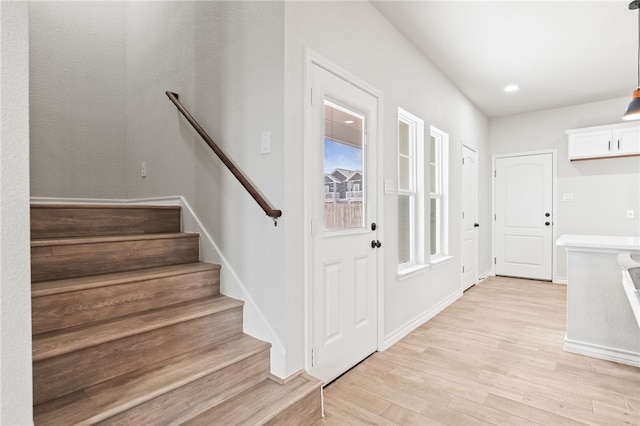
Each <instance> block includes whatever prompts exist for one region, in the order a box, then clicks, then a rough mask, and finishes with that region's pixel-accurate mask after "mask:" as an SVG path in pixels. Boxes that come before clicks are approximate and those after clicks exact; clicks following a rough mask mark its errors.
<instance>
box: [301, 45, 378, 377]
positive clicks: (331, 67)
mask: <svg viewBox="0 0 640 426" xmlns="http://www.w3.org/2000/svg"><path fill="white" fill-rule="evenodd" d="M314 65H316V66H318V67H320V68H322V69H324V70H325V71H327V72H329V73H331V74H334V75H335V76H337V77H338V78H341V79H343V80H345V81H347V82H349V83H350V84H352V85H354V86H355V87H357V88H359V89H361V90H363V91H364V92H366V93H368V94H370V95H371V96H373V97H374V98H376V100H377V113H378V116H377V117H376V119H377V134H378V143H377V144H376V145H377V152H376V157H377V164H376V168H377V170H376V174H377V176H376V179H377V181H376V191H377V194H376V199H377V202H376V206H375V209H376V211H375V216H376V217H375V218H373V219H375V221H376V222H377V223H384V220H383V212H384V200H383V198H384V197H383V193H382V188H383V187H384V185H383V183H384V182H383V173H382V171H383V170H384V169H383V158H382V157H383V156H382V145H383V143H382V141H383V139H384V137H383V126H382V124H383V122H384V117H383V112H384V106H383V103H382V92H380V91H379V90H377V89H375V88H374V87H373V86H370V85H369V84H367V83H365V82H364V81H362V80H361V79H360V78H358V77H357V76H355V75H354V74H352V73H350V72H349V71H347V70H346V69H344V68H342V67H340V66H338V65H336V64H335V63H333V62H331V61H330V60H328V59H327V58H325V57H324V56H322V55H320V54H319V53H317V52H315V51H313V50H312V49H310V48H309V47H306V48H305V52H304V94H303V96H304V123H303V128H304V135H303V140H304V144H305V146H307V145H308V144H309V141H310V138H311V137H312V130H311V126H312V119H311V114H312V111H311V88H312V78H311V74H312V72H313V71H312V70H313V66H314ZM303 151H304V160H303V161H304V169H305V170H312V167H311V163H312V158H311V153H310V150H309V149H304V150H303ZM303 179H304V182H303V184H304V190H303V200H304V227H305V229H304V310H305V315H304V327H305V333H304V334H305V338H304V347H305V355H304V365H305V369H306V370H311V350H312V346H313V341H312V302H313V301H312V298H311V294H312V292H311V291H312V288H311V284H312V264H313V255H312V244H313V240H312V237H311V219H312V216H313V215H312V213H313V212H312V199H311V193H312V191H311V188H312V186H313V182H312V181H311V177H310V176H309V173H305V174H304V176H303ZM385 247H386V244H383V245H382V247H381V248H380V249H378V271H377V273H378V279H377V284H376V285H377V299H378V306H377V311H378V312H377V322H378V333H377V346H378V350H380V348H381V346H382V343H383V340H384V259H385Z"/></svg>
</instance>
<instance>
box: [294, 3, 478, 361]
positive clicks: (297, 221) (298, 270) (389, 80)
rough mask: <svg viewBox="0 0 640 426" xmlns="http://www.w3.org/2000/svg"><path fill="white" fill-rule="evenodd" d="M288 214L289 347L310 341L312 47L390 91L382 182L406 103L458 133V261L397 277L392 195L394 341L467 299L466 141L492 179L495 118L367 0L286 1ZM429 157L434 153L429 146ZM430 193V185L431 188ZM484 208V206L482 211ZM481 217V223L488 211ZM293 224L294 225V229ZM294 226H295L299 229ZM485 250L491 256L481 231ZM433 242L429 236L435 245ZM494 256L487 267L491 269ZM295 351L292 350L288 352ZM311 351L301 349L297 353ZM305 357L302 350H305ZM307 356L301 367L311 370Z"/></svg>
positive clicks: (452, 218)
mask: <svg viewBox="0 0 640 426" xmlns="http://www.w3.org/2000/svg"><path fill="white" fill-rule="evenodd" d="M285 46H286V56H285V64H286V65H285V77H286V78H285V82H286V84H285V94H286V96H285V120H286V134H285V151H286V153H287V161H286V164H285V180H284V181H285V197H286V198H285V212H287V214H288V215H289V222H288V226H287V228H286V244H285V262H286V291H285V293H286V296H287V306H294V307H295V310H291V311H289V312H288V318H287V322H288V324H290V326H289V330H288V335H287V338H288V341H290V342H294V341H300V342H302V339H303V336H304V324H303V320H304V314H303V312H302V311H301V307H302V306H303V300H304V299H303V297H304V288H303V286H302V283H303V280H304V277H305V273H304V266H303V263H304V253H303V248H304V229H305V224H304V223H303V218H304V205H303V197H301V195H300V194H303V191H304V188H303V181H302V180H301V179H298V177H300V176H302V175H303V173H304V170H303V162H304V149H305V147H304V129H303V121H304V120H303V119H304V104H303V99H304V96H303V88H304V52H305V47H309V48H311V49H312V50H313V51H315V52H317V53H318V54H320V55H322V56H324V57H326V58H327V59H328V60H330V61H332V62H333V63H335V64H337V65H338V66H340V67H342V68H343V69H346V70H347V71H348V72H350V73H351V74H353V75H355V76H357V77H358V78H360V79H361V80H363V81H364V82H366V83H367V84H369V85H370V86H372V87H374V88H376V89H377V90H378V91H380V92H382V94H383V107H384V110H383V111H382V117H383V123H382V125H383V133H382V135H381V141H382V143H383V152H382V155H383V158H384V160H383V169H382V170H381V171H380V173H382V175H383V176H382V177H383V179H391V180H393V181H396V180H397V160H396V158H397V111H398V107H399V106H400V107H402V108H404V109H406V110H408V111H409V112H411V113H412V114H415V115H417V116H418V117H420V118H422V119H424V120H425V126H426V129H427V134H428V128H429V125H434V126H436V127H438V128H439V129H441V130H443V131H445V132H447V133H448V134H449V136H450V152H449V155H450V160H451V169H450V175H449V178H450V186H449V187H450V195H451V197H450V204H449V207H450V215H449V223H450V229H449V241H450V254H451V255H452V256H453V258H452V259H451V260H450V261H449V262H447V263H446V264H443V265H440V266H438V267H437V268H433V269H432V270H430V271H427V272H425V273H423V274H421V275H418V276H415V277H412V278H409V279H406V280H403V281H398V279H397V278H396V272H397V235H396V234H397V232H396V231H397V229H398V224H397V199H396V196H390V195H384V209H383V211H382V212H379V213H380V216H381V217H382V218H383V220H382V221H380V222H381V223H379V225H380V229H381V231H382V234H381V236H380V240H381V241H382V243H383V249H384V250H383V253H384V259H383V262H384V276H383V277H380V282H381V283H383V285H384V336H385V340H394V339H395V338H397V337H400V336H401V335H403V334H404V333H405V332H407V331H408V330H409V329H410V328H411V327H413V326H415V325H417V323H418V322H420V320H423V319H424V318H426V316H427V315H428V314H429V312H430V311H432V310H433V309H434V308H436V307H437V306H438V305H439V304H440V303H442V302H443V301H444V300H445V299H447V298H449V297H451V296H452V295H456V294H457V295H459V294H461V259H460V254H461V250H460V246H461V241H460V240H461V233H460V226H461V225H460V219H459V218H460V209H461V198H460V197H461V167H460V164H461V161H460V158H461V145H462V143H463V142H464V143H466V144H468V145H470V146H472V147H475V148H476V149H478V152H479V157H480V159H481V162H480V170H479V173H480V174H482V175H485V176H487V175H488V174H489V169H488V168H487V167H488V165H489V164H490V162H489V160H488V159H487V146H486V144H487V140H486V136H487V125H488V124H487V119H486V118H485V117H484V116H483V115H482V114H481V113H480V112H479V111H478V110H477V109H476V108H475V107H474V106H473V105H471V104H470V103H469V101H468V100H467V99H466V98H465V97H464V96H463V95H462V94H461V93H460V92H459V91H458V90H456V88H455V87H454V86H453V85H452V84H451V83H450V82H449V81H448V80H447V79H446V78H445V77H444V76H443V75H442V74H441V73H440V72H439V71H438V70H436V68H435V67H434V66H433V65H432V64H431V63H430V62H429V61H427V60H426V59H425V58H424V57H423V56H422V55H421V54H420V53H419V52H418V51H417V50H416V49H415V48H414V47H413V45H411V44H410V43H409V42H407V41H406V40H405V39H404V38H403V37H402V36H401V35H400V34H399V33H398V31H397V30H396V29H395V28H394V27H393V26H392V25H391V24H390V23H389V22H388V21H387V20H386V19H385V18H384V17H383V16H382V15H381V14H380V13H379V12H378V11H377V10H376V9H375V8H374V7H373V6H371V4H369V3H367V2H286V3H285ZM427 152H428V150H427ZM427 187H429V186H428V185H427ZM487 191H488V187H487V185H486V179H485V181H483V182H482V184H481V186H480V195H481V197H482V200H483V203H484V204H486V201H485V200H490V193H489V192H487ZM481 208H482V207H481ZM484 210H485V211H483V212H482V213H481V222H484V221H485V220H487V219H488V212H487V211H486V209H484ZM292 222H293V223H292ZM291 225H293V226H291ZM481 238H482V240H481V241H480V248H481V252H482V253H487V252H488V250H490V243H489V241H488V240H487V236H486V235H485V234H484V233H483V234H481ZM427 241H428V239H427ZM485 263H486V260H485V261H484V262H483V267H484V268H485V270H486V268H487V266H488V264H486V265H485ZM289 350H290V351H291V350H292V349H291V347H290V348H289ZM295 350H296V352H295V354H296V357H302V356H303V355H304V353H303V350H304V348H303V347H298V348H297V349H295ZM301 351H302V352H301ZM303 361H304V359H302V360H301V361H299V362H300V366H299V368H302V366H303Z"/></svg>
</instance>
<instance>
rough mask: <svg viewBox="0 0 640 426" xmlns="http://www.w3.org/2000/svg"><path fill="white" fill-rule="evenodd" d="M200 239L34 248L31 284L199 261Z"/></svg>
mask: <svg viewBox="0 0 640 426" xmlns="http://www.w3.org/2000/svg"><path fill="white" fill-rule="evenodd" d="M198 257H199V237H198V236H197V235H196V236H192V237H191V236H190V237H188V238H184V237H183V238H166V239H157V240H151V241H147V240H142V241H121V242H109V243H88V244H73V245H54V246H46V247H33V248H32V249H31V281H32V282H40V281H48V280H59V279H64V278H74V277H81V276H86V275H97V274H106V273H111V272H121V271H131V270H134V269H142V268H153V267H156V266H168V265H179V264H183V263H191V262H197V261H198Z"/></svg>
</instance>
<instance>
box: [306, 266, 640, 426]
mask: <svg viewBox="0 0 640 426" xmlns="http://www.w3.org/2000/svg"><path fill="white" fill-rule="evenodd" d="M565 310H566V287H565V286H563V285H558V284H551V283H544V282H539V281H531V280H519V279H513V278H502V277H492V278H489V279H487V280H485V281H484V282H482V283H481V284H479V285H477V286H475V287H472V288H471V289H470V290H468V291H467V292H466V293H465V294H464V296H463V297H462V298H461V299H459V300H458V301H456V302H455V303H454V304H453V305H451V306H450V307H448V308H447V309H446V310H444V311H443V312H442V313H441V314H439V315H438V316H436V317H435V318H433V319H432V320H430V321H429V322H427V323H426V324H424V325H422V326H421V327H419V328H418V329H416V330H415V331H414V332H413V333H411V334H410V335H408V336H407V337H405V338H404V339H402V340H401V341H400V342H398V343H397V344H395V345H394V346H393V347H391V348H389V349H388V350H387V351H385V352H380V353H376V354H374V355H373V356H371V357H370V358H368V359H367V360H365V361H364V362H363V363H361V364H360V365H358V366H357V367H355V368H354V369H352V370H351V371H349V372H348V373H346V374H345V375H343V376H342V377H340V378H339V379H338V380H336V381H335V382H333V383H331V384H330V385H328V386H327V387H326V388H325V390H324V407H325V418H324V419H322V420H318V421H317V422H316V423H315V426H324V425H346V424H349V425H354V424H381V425H432V424H434V425H438V424H445V425H476V424H480V425H486V424H492V425H524V424H541V425H574V424H589V425H640V369H639V368H636V367H631V366H627V365H623V364H616V363H613V362H608V361H603V360H599V359H595V358H590V357H585V356H581V355H576V354H571V353H567V352H564V350H563V349H562V348H563V344H564V335H565Z"/></svg>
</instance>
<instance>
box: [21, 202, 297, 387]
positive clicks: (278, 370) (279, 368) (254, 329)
mask: <svg viewBox="0 0 640 426" xmlns="http://www.w3.org/2000/svg"><path fill="white" fill-rule="evenodd" d="M31 203H32V204H105V205H108V204H134V205H176V206H181V207H182V231H183V232H195V233H199V234H200V260H202V261H205V262H211V263H218V264H220V265H221V266H222V270H221V274H222V277H221V282H224V287H225V291H224V294H225V296H229V297H233V298H236V299H240V300H242V301H244V312H243V315H244V317H243V331H244V333H246V334H248V335H250V336H252V337H255V338H257V339H260V340H263V341H266V342H269V343H271V353H270V355H271V366H270V368H271V374H272V375H274V376H276V377H278V378H280V379H286V378H287V373H286V349H285V347H284V345H283V344H282V342H281V341H280V339H279V338H278V336H277V335H276V333H275V332H274V331H273V329H272V328H271V326H270V325H269V322H268V321H267V319H266V318H265V316H264V315H263V313H262V311H261V310H260V308H259V307H258V305H257V304H256V303H255V301H254V300H253V298H252V297H251V295H250V293H249V292H248V291H247V289H246V287H245V286H244V285H243V283H242V281H241V280H240V278H239V277H238V275H237V274H236V272H235V270H234V268H233V266H231V264H230V263H229V261H228V260H227V259H226V257H225V256H224V254H222V252H221V250H220V248H219V247H218V245H217V244H216V243H215V241H214V240H213V238H212V237H211V234H209V232H208V231H207V229H206V228H205V226H204V225H203V224H202V222H201V221H200V219H199V218H198V216H197V215H196V214H195V212H194V211H193V209H192V208H191V206H190V205H189V203H188V202H187V200H186V199H185V198H184V197H183V196H181V195H176V196H169V197H153V198H136V199H110V198H109V199H99V198H89V199H88V198H53V197H31Z"/></svg>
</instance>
